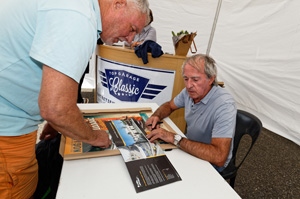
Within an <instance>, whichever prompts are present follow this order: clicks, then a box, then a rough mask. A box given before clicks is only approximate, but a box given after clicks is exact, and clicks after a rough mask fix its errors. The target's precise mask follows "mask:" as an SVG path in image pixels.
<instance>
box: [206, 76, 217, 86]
mask: <svg viewBox="0 0 300 199" xmlns="http://www.w3.org/2000/svg"><path fill="white" fill-rule="evenodd" d="M215 79H216V76H213V77H211V78H209V81H208V82H209V85H212V83H213V82H214V81H215Z"/></svg>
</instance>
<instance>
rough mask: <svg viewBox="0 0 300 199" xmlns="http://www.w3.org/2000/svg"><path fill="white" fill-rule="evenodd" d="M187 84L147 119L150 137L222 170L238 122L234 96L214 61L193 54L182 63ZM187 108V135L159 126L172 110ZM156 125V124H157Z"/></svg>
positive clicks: (230, 152)
mask: <svg viewBox="0 0 300 199" xmlns="http://www.w3.org/2000/svg"><path fill="white" fill-rule="evenodd" d="M182 71H183V79H184V83H185V88H184V89H183V90H182V91H181V93H180V94H179V95H177V96H176V97H175V98H174V99H172V100H171V101H169V102H166V103H164V104H163V105H161V106H160V107H159V108H158V109H157V110H156V111H155V112H154V114H153V115H152V116H151V117H150V118H149V119H148V120H147V121H146V125H147V126H148V125H150V130H152V132H151V133H150V134H148V135H147V137H148V138H149V140H150V141H154V140H156V139H159V138H160V139H162V140H164V141H166V142H169V143H172V144H174V145H176V146H178V147H179V148H180V149H182V150H184V151H186V152H187V153H190V154H192V155H194V156H196V157H198V158H201V159H203V160H207V161H209V162H210V163H211V164H212V165H213V166H214V167H215V168H216V169H217V170H218V171H219V172H220V171H222V170H223V169H224V168H225V167H226V166H227V164H228V163H229V161H230V159H231V156H232V148H233V137H234V132H235V122H236V112H237V110H236V106H235V101H234V99H233V97H232V96H231V95H230V94H229V93H228V92H227V91H226V90H225V89H223V88H221V87H219V86H218V83H217V68H216V66H215V61H214V60H213V59H212V58H210V57H208V56H206V55H201V54H198V55H194V56H192V57H190V58H188V59H187V60H186V61H185V62H184V63H183V68H182ZM179 108H185V120H186V123H187V134H186V137H187V138H183V137H181V136H180V135H178V134H174V133H171V132H169V131H166V130H165V129H162V128H159V126H158V125H157V122H158V121H160V120H162V119H163V118H165V117H168V116H169V115H170V114H171V113H172V112H173V111H175V110H177V109H179ZM156 127H157V128H156Z"/></svg>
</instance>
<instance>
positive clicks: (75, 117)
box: [48, 107, 97, 144]
mask: <svg viewBox="0 0 300 199" xmlns="http://www.w3.org/2000/svg"><path fill="white" fill-rule="evenodd" d="M48 122H49V123H50V125H51V126H52V127H53V128H55V129H56V130H57V131H59V132H60V133H62V134H64V135H66V136H68V137H71V138H72V139H76V140H80V141H82V142H85V143H90V144H91V143H92V142H93V141H94V140H96V139H97V132H96V131H93V130H92V129H91V128H90V126H89V125H88V124H87V123H85V122H84V119H83V116H82V114H81V112H80V110H79V109H78V108H77V107H76V108H72V109H69V110H66V111H65V112H63V113H57V114H56V117H55V118H51V119H50V118H48Z"/></svg>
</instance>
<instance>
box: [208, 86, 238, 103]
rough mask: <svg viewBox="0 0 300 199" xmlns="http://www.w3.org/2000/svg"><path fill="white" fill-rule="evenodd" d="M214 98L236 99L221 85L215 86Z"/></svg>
mask: <svg viewBox="0 0 300 199" xmlns="http://www.w3.org/2000/svg"><path fill="white" fill-rule="evenodd" d="M213 98H215V99H220V100H234V98H233V96H232V95H231V94H230V93H229V92H228V91H227V90H226V89H225V88H221V87H219V86H217V87H215V92H214V94H213Z"/></svg>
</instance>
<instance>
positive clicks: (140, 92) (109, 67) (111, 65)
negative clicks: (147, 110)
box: [97, 56, 176, 105]
mask: <svg viewBox="0 0 300 199" xmlns="http://www.w3.org/2000/svg"><path fill="white" fill-rule="evenodd" d="M97 59H98V61H97V102H98V103H117V102H139V103H149V102H150V103H157V104H158V105H161V104H163V103H164V102H167V101H169V100H171V98H172V91H173V84H174V78H175V72H176V71H174V70H165V69H158V68H151V67H143V66H137V65H131V64H125V63H120V62H116V61H112V60H108V59H104V58H102V57H99V56H98V58H97Z"/></svg>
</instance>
